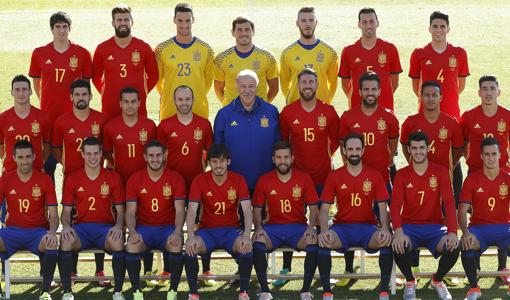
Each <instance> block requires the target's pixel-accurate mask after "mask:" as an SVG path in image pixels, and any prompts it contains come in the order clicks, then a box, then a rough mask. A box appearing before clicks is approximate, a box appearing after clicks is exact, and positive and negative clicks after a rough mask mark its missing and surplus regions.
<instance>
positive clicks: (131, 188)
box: [126, 173, 138, 202]
mask: <svg viewBox="0 0 510 300" xmlns="http://www.w3.org/2000/svg"><path fill="white" fill-rule="evenodd" d="M135 174H137V173H135ZM136 180H137V178H136V177H135V175H133V176H131V177H129V179H128V181H127V184H126V202H138V183H137V181H136Z"/></svg>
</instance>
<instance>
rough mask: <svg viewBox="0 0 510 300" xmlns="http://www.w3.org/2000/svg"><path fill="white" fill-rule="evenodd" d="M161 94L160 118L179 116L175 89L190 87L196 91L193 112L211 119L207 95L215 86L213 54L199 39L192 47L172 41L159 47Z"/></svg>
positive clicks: (167, 41) (157, 53) (159, 89)
mask: <svg viewBox="0 0 510 300" xmlns="http://www.w3.org/2000/svg"><path fill="white" fill-rule="evenodd" d="M155 52H156V59H157V61H158V69H159V82H158V85H157V88H158V91H159V93H160V95H161V100H160V110H159V117H160V120H164V119H166V118H168V117H170V116H172V115H174V114H175V113H176V108H175V103H174V99H173V98H174V90H175V88H176V87H178V86H180V85H187V86H189V87H190V88H191V89H192V90H193V95H194V98H195V99H194V102H193V112H194V113H196V114H197V115H199V116H202V117H204V118H206V119H207V118H208V117H209V102H208V101H207V93H208V92H209V89H210V88H211V85H212V76H213V63H214V53H213V50H212V48H211V46H209V44H207V43H206V42H204V41H202V40H201V39H199V38H197V37H193V40H192V41H191V43H189V44H181V43H179V42H177V40H176V39H175V37H173V38H170V39H168V40H166V41H164V42H162V43H160V44H159V45H158V46H157V47H156V50H155Z"/></svg>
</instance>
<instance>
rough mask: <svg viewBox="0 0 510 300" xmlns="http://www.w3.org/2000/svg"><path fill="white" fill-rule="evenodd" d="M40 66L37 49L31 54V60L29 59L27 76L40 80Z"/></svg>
mask: <svg viewBox="0 0 510 300" xmlns="http://www.w3.org/2000/svg"><path fill="white" fill-rule="evenodd" d="M41 73H42V71H41V65H40V63H39V51H38V50H37V49H35V50H34V52H32V58H31V59H30V69H29V71H28V76H30V77H32V78H41Z"/></svg>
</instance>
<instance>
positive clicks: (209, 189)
mask: <svg viewBox="0 0 510 300" xmlns="http://www.w3.org/2000/svg"><path fill="white" fill-rule="evenodd" d="M189 201H190V202H197V203H200V204H201V215H200V228H213V227H239V215H238V208H239V206H240V205H241V201H250V194H249V192H248V185H247V184H246V180H244V178H243V176H241V175H239V174H237V173H235V172H232V171H228V173H227V180H226V181H225V182H224V183H223V184H222V185H218V184H216V182H214V179H213V178H212V172H211V171H208V172H204V173H201V174H199V175H197V177H195V179H193V183H191V191H190V192H189Z"/></svg>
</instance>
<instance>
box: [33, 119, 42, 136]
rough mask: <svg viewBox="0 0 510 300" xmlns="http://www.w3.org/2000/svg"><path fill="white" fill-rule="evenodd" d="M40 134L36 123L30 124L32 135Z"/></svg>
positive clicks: (39, 127)
mask: <svg viewBox="0 0 510 300" xmlns="http://www.w3.org/2000/svg"><path fill="white" fill-rule="evenodd" d="M39 132H41V126H40V124H39V123H38V122H37V121H34V122H32V133H33V134H38V133H39Z"/></svg>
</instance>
